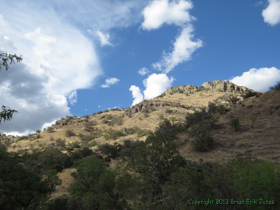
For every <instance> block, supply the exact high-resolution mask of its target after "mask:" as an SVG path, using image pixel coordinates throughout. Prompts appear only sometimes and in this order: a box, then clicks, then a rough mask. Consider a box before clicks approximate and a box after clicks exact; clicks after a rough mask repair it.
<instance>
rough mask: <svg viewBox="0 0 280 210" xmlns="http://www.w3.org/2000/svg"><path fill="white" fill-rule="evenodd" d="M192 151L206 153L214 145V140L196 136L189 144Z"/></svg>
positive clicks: (208, 137)
mask: <svg viewBox="0 0 280 210" xmlns="http://www.w3.org/2000/svg"><path fill="white" fill-rule="evenodd" d="M191 144H192V146H193V148H194V150H196V151H199V152H205V151H208V150H209V149H210V148H211V147H212V146H213V144H214V140H213V138H212V137H210V136H204V135H203V136H197V137H196V138H195V139H194V140H193V141H192V142H191Z"/></svg>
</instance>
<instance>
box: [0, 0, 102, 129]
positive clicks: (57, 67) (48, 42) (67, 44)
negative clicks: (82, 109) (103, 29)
mask: <svg viewBox="0 0 280 210" xmlns="http://www.w3.org/2000/svg"><path fill="white" fill-rule="evenodd" d="M29 3H30V2H29ZM29 3H28V1H27V2H21V1H13V2H6V3H5V4H2V5H1V8H0V13H1V16H0V23H1V32H0V46H1V47H0V48H1V49H0V50H2V51H8V53H12V54H13V53H16V54H18V55H22V56H23V61H22V62H21V63H17V64H12V65H10V70H9V71H7V72H6V71H1V72H0V73H1V77H0V89H1V94H0V101H1V105H2V104H3V105H6V106H9V107H11V108H12V109H15V110H17V111H18V113H15V114H14V116H13V119H12V120H11V121H8V122H5V123H3V124H1V127H0V131H1V132H5V133H8V134H12V133H18V134H19V133H22V134H23V133H27V132H32V131H35V130H37V129H41V128H42V126H43V125H44V124H46V123H50V122H53V121H54V120H56V119H59V118H61V117H64V116H65V115H69V114H70V112H69V107H68V103H67V97H69V96H70V97H69V102H74V101H75V100H76V96H77V95H76V92H75V90H77V89H83V88H89V87H91V86H92V85H94V84H95V79H96V78H97V77H98V76H99V75H100V74H101V73H102V70H101V68H100V66H99V61H98V58H97V55H96V53H95V49H94V46H93V44H92V42H91V41H90V40H89V39H88V38H87V37H85V36H84V35H83V34H82V33H81V32H80V31H79V30H78V29H76V27H75V26H73V25H69V24H67V23H66V22H65V21H63V20H62V18H61V17H60V16H59V14H57V13H55V12H54V11H53V10H52V9H50V8H49V7H47V9H45V10H40V9H34V8H39V7H40V6H42V5H40V6H38V5H37V4H39V3H40V2H39V1H38V2H36V3H35V4H32V5H33V8H32V9H31V8H30V4H29ZM41 3H42V4H44V2H41ZM10 8H13V9H12V10H10ZM7 37H8V38H7ZM73 40H75V42H74V41H73ZM77 52H78V53H77Z"/></svg>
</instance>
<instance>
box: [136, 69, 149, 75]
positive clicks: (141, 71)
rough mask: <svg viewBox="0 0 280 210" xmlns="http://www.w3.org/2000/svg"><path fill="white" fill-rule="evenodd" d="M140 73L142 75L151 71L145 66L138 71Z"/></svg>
mask: <svg viewBox="0 0 280 210" xmlns="http://www.w3.org/2000/svg"><path fill="white" fill-rule="evenodd" d="M138 73H139V74H140V75H142V76H144V75H146V74H148V73H149V69H147V68H145V67H143V68H141V69H140V70H139V71H138Z"/></svg>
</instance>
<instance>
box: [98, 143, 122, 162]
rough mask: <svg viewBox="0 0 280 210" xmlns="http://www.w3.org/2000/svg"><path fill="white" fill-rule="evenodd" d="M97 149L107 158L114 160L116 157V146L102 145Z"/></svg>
mask: <svg viewBox="0 0 280 210" xmlns="http://www.w3.org/2000/svg"><path fill="white" fill-rule="evenodd" d="M98 149H99V151H100V152H102V153H103V154H104V155H107V156H108V157H109V158H113V159H115V158H116V157H117V156H118V151H119V149H118V146H117V145H111V144H108V143H107V144H102V145H100V146H98Z"/></svg>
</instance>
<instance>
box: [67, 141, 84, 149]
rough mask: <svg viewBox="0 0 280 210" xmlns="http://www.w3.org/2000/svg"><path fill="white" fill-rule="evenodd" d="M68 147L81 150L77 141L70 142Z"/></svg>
mask: <svg viewBox="0 0 280 210" xmlns="http://www.w3.org/2000/svg"><path fill="white" fill-rule="evenodd" d="M69 146H70V147H72V148H81V146H80V142H78V141H74V142H72V143H71V144H69Z"/></svg>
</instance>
